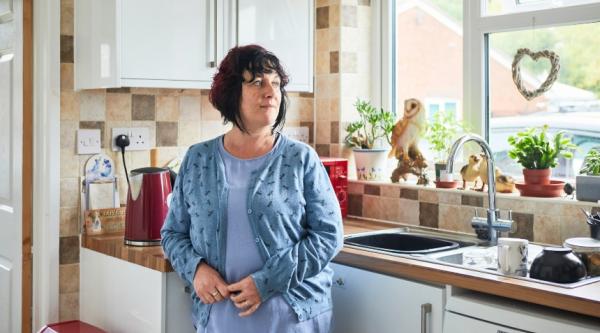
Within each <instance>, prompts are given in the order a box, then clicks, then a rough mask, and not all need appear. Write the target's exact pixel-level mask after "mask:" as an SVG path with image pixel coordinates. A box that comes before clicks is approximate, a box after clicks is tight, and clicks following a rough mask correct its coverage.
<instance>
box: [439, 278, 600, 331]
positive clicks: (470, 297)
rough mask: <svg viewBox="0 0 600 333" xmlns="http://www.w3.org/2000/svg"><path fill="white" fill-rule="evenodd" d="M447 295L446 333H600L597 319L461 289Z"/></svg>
mask: <svg viewBox="0 0 600 333" xmlns="http://www.w3.org/2000/svg"><path fill="white" fill-rule="evenodd" d="M447 293H448V295H447V304H446V313H445V316H444V333H462V332H477V333H520V332H539V333H565V332H568V333H592V332H600V322H599V321H598V319H597V318H591V317H587V316H583V315H579V314H575V313H570V312H567V311H562V310H557V309H551V308H548V307H544V306H541V305H537V304H531V303H525V302H521V301H517V300H513V299H508V298H504V297H499V296H493V295H488V294H483V293H479V292H475V291H470V290H464V289H461V288H455V287H448V288H447Z"/></svg>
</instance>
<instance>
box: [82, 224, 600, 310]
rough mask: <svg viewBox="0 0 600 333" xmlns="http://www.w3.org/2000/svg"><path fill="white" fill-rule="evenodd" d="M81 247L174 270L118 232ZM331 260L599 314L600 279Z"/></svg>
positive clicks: (352, 252)
mask: <svg viewBox="0 0 600 333" xmlns="http://www.w3.org/2000/svg"><path fill="white" fill-rule="evenodd" d="M391 227H398V225H397V224H388V223H382V222H372V221H365V220H359V219H346V221H345V222H344V233H345V234H354V233H357V232H364V231H369V230H376V229H386V228H391ZM82 246H83V247H85V248H88V249H91V250H94V251H97V252H100V253H103V254H106V255H109V256H112V257H116V258H119V259H123V260H126V261H128V262H132V263H135V264H138V265H142V266H144V267H147V268H150V269H154V270H157V271H160V272H172V271H173V268H172V267H171V264H170V263H169V261H168V260H167V259H165V258H164V253H163V251H162V249H161V247H160V246H153V247H134V246H127V245H124V243H123V234H107V235H98V236H89V235H83V236H82ZM334 261H335V262H337V263H340V264H344V265H348V266H353V267H358V268H362V269H366V270H370V271H373V272H378V273H384V274H387V275H391V276H396V277H400V278H408V279H413V280H417V281H422V282H428V283H436V284H441V285H453V286H456V287H460V288H465V289H470V290H475V291H479V292H483V293H487V294H493V295H498V296H503V297H508V298H512V299H516V300H521V301H525V302H530V303H536V304H540V305H545V306H549V307H553V308H557V309H563V310H567V311H572V312H577V313H581V314H585V315H590V316H594V317H598V318H600V282H595V283H590V284H587V285H584V286H581V287H577V288H572V289H567V288H560V287H555V286H551V285H547V284H543V283H536V282H531V281H524V280H520V279H515V278H510V277H507V276H500V275H495V274H487V273H484V272H477V271H472V270H468V269H463V268H458V267H452V266H447V265H440V264H436V263H431V262H425V261H420V260H416V259H411V258H403V257H398V256H392V255H386V254H381V253H374V252H369V251H364V250H359V249H353V248H348V247H344V248H343V249H342V251H341V252H340V253H339V254H338V255H337V256H336V257H335V259H334Z"/></svg>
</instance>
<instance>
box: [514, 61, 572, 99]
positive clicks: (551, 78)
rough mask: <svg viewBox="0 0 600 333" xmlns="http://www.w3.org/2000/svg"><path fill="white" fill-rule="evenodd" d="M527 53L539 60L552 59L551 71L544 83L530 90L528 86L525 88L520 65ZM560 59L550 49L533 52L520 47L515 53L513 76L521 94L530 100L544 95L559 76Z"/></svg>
mask: <svg viewBox="0 0 600 333" xmlns="http://www.w3.org/2000/svg"><path fill="white" fill-rule="evenodd" d="M526 55H527V56H529V57H531V59H533V60H535V61H538V60H539V59H540V58H541V59H548V60H549V61H550V73H549V74H548V77H547V78H546V80H545V81H544V82H543V83H542V85H541V86H540V87H539V88H537V89H535V90H528V89H527V88H525V83H524V82H523V80H522V79H521V68H520V67H519V62H520V61H521V60H522V59H523V57H525V56H526ZM559 61H560V57H559V56H558V54H556V53H554V52H552V51H550V50H543V51H539V52H533V51H531V50H530V49H518V50H517V54H516V55H515V58H514V60H513V62H512V78H513V81H514V82H515V85H516V86H517V90H519V93H521V95H523V97H525V99H526V100H528V101H530V100H532V99H534V98H536V97H538V96H540V95H542V94H543V93H545V92H546V91H548V90H550V88H551V87H552V85H553V84H554V82H555V81H556V79H557V78H558V71H559V70H560V64H559Z"/></svg>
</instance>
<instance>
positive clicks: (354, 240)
mask: <svg viewBox="0 0 600 333" xmlns="http://www.w3.org/2000/svg"><path fill="white" fill-rule="evenodd" d="M476 243H477V242H476V241H465V240H461V239H457V238H456V237H450V236H446V237H444V235H443V234H439V235H438V234H435V233H426V232H423V231H420V230H419V231H417V230H413V229H410V228H395V229H386V230H380V231H374V232H367V233H361V234H355V235H352V236H348V237H346V239H345V240H344V244H346V245H349V246H354V247H359V248H363V249H367V250H374V251H377V252H384V253H393V254H428V253H435V252H441V251H448V250H452V249H457V248H462V247H465V246H473V245H475V244H476Z"/></svg>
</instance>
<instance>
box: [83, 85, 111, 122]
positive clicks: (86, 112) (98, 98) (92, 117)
mask: <svg viewBox="0 0 600 333" xmlns="http://www.w3.org/2000/svg"><path fill="white" fill-rule="evenodd" d="M77 97H78V99H79V120H81V121H103V120H105V119H106V93H105V92H103V91H101V92H98V91H88V90H84V91H80V92H79V93H78V94H77Z"/></svg>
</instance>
